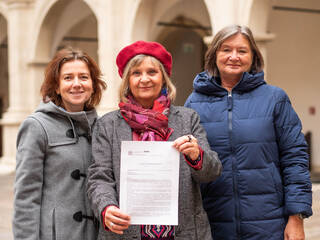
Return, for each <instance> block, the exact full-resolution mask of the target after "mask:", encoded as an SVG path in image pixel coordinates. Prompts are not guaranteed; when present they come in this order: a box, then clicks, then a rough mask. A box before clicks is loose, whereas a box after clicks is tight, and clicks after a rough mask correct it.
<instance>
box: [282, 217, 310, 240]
mask: <svg viewBox="0 0 320 240" xmlns="http://www.w3.org/2000/svg"><path fill="white" fill-rule="evenodd" d="M284 239H285V240H305V236H304V229H303V220H302V219H300V218H299V217H298V216H297V215H293V216H290V217H289V220H288V223H287V226H286V229H285V231H284Z"/></svg>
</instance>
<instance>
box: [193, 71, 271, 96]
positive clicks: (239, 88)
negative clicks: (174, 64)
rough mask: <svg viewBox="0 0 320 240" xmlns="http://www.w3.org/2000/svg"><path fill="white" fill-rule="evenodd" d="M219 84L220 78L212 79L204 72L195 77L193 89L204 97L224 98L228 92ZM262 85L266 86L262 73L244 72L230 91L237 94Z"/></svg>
mask: <svg viewBox="0 0 320 240" xmlns="http://www.w3.org/2000/svg"><path fill="white" fill-rule="evenodd" d="M220 83H221V80H220V77H213V76H211V75H210V74H209V73H208V72H207V71H204V72H202V73H199V74H198V75H197V76H196V77H195V79H194V82H193V88H194V90H195V91H196V92H199V93H202V94H205V95H216V96H224V95H226V94H227V93H228V92H227V90H226V89H224V88H223V87H221V85H220ZM263 84H266V82H265V81H264V72H263V71H261V72H259V73H256V74H251V73H248V72H245V73H243V74H242V77H241V79H240V81H239V82H238V84H237V85H236V86H235V87H234V88H233V89H232V91H233V92H239V93H244V92H249V91H251V90H253V89H255V88H257V87H258V86H260V85H263Z"/></svg>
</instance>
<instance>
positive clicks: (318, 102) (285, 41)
mask: <svg viewBox="0 0 320 240" xmlns="http://www.w3.org/2000/svg"><path fill="white" fill-rule="evenodd" d="M302 2H303V3H302ZM275 5H276V6H287V7H303V8H312V9H320V1H313V0H304V1H292V0H290V1H277V2H276V3H275ZM268 29H269V31H271V32H273V33H275V35H276V37H275V39H274V40H273V41H272V42H270V43H269V44H268V48H267V50H268V58H267V61H268V82H269V83H270V84H273V85H276V86H279V87H281V88H283V89H284V90H285V91H286V92H287V93H288V95H289V97H290V98H291V101H292V104H293V106H294V108H295V110H296V111H297V113H298V115H299V116H300V118H301V120H302V123H303V132H305V133H306V132H307V131H311V132H312V159H313V162H312V167H314V168H320V148H319V144H320V128H319V123H320V96H319V90H320V81H319V78H320V77H319V76H320V68H319V62H320V48H319V42H320V14H314V13H303V12H293V11H281V10H272V11H271V15H270V17H269V26H268ZM311 107H314V108H315V110H316V112H315V114H314V115H312V114H311V113H310V112H309V110H310V108H311Z"/></svg>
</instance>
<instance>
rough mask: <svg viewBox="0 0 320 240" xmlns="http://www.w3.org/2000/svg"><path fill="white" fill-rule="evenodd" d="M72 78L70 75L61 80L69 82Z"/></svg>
mask: <svg viewBox="0 0 320 240" xmlns="http://www.w3.org/2000/svg"><path fill="white" fill-rule="evenodd" d="M71 79H72V78H71V76H70V75H66V76H64V77H63V80H66V81H70V80H71Z"/></svg>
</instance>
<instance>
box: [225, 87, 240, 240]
mask: <svg viewBox="0 0 320 240" xmlns="http://www.w3.org/2000/svg"><path fill="white" fill-rule="evenodd" d="M227 102H228V130H229V131H228V132H229V140H230V151H231V157H232V181H233V192H234V198H235V199H234V200H235V215H236V232H237V239H240V210H239V193H238V176H237V163H236V157H235V149H234V146H233V142H232V110H233V100H232V92H231V91H230V92H228V101H227Z"/></svg>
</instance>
